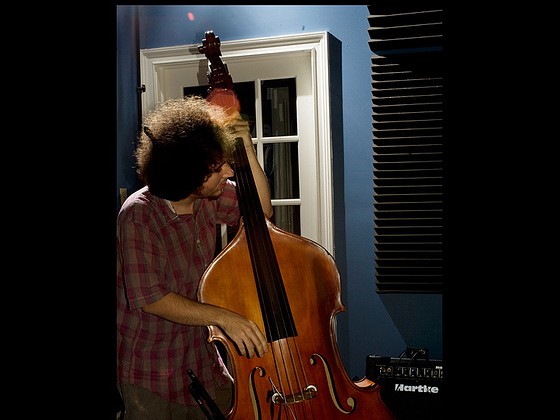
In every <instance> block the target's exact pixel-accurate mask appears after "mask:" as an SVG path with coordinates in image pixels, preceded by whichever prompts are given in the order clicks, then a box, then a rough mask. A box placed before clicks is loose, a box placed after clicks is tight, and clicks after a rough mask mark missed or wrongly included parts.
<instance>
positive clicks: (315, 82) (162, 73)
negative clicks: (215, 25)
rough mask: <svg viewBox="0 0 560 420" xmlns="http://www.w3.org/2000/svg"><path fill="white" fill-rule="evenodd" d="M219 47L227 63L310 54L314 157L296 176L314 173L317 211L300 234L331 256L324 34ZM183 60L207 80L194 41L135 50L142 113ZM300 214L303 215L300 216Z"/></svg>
mask: <svg viewBox="0 0 560 420" xmlns="http://www.w3.org/2000/svg"><path fill="white" fill-rule="evenodd" d="M220 52H221V53H222V58H223V59H224V62H225V63H226V64H227V63H228V59H230V60H236V59H243V58H250V59H256V58H266V57H267V56H268V57H269V58H272V57H275V58H277V57H279V56H280V57H286V58H293V57H296V56H298V55H302V53H303V54H305V55H307V56H308V57H309V65H310V70H311V79H312V86H311V91H312V95H313V98H312V99H313V101H312V102H313V104H314V112H313V115H314V119H315V121H314V130H315V135H314V137H315V159H314V160H315V162H316V173H315V174H314V175H304V174H302V173H301V171H300V176H304V177H303V178H302V179H301V180H300V182H301V183H302V184H304V183H305V182H306V177H307V178H308V177H310V176H314V178H315V179H313V182H314V183H316V189H317V191H316V200H317V205H316V214H314V215H313V216H312V220H313V221H314V222H315V227H314V229H313V230H312V231H313V232H314V233H313V234H310V235H306V234H303V232H302V235H303V236H306V237H308V238H309V239H312V240H313V241H315V242H317V243H318V244H320V245H322V246H323V247H324V248H325V249H326V250H327V251H328V252H329V253H331V254H332V255H333V256H334V238H333V236H334V234H333V191H332V138H331V128H330V127H331V121H330V97H329V63H328V33H327V32H309V33H303V34H297V35H285V36H277V37H265V38H251V39H242V40H236V41H223V42H220ZM185 65H188V66H190V68H191V69H192V66H193V65H196V66H197V67H198V68H199V71H198V72H197V74H196V75H194V76H193V77H196V78H197V79H198V84H199V85H206V84H208V81H207V79H206V71H207V60H206V57H205V56H204V55H203V54H200V52H199V51H198V45H179V46H173V47H161V48H151V49H141V50H140V76H141V84H143V85H144V87H145V92H144V94H143V95H142V113H143V115H144V114H145V113H146V112H147V111H149V110H151V109H153V108H154V107H155V105H156V104H158V103H160V102H162V101H164V100H165V99H167V98H168V97H170V93H169V92H167V86H166V74H167V73H168V72H171V71H176V70H177V69H178V68H182V67H184V66H185ZM191 74H192V72H191ZM263 76H266V75H263ZM263 78H265V77H263ZM172 96H175V97H180V93H178V94H175V93H173V94H172ZM298 112H299V111H298ZM313 198H315V197H313ZM304 219H305V218H304V217H303V215H302V221H303V220H304ZM302 223H303V222H302ZM302 230H303V226H302Z"/></svg>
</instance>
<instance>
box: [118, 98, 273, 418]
mask: <svg viewBox="0 0 560 420" xmlns="http://www.w3.org/2000/svg"><path fill="white" fill-rule="evenodd" d="M237 137H242V138H243V142H244V145H245V150H246V151H247V157H248V159H249V163H250V167H251V171H252V173H253V177H254V179H255V184H256V186H257V191H258V193H259V198H260V201H261V205H262V209H263V212H264V213H265V215H266V216H267V217H271V216H272V204H271V202H270V191H269V188H268V184H267V181H266V177H265V175H264V173H263V171H262V169H261V167H260V165H259V163H258V161H257V158H256V155H255V150H254V147H253V143H252V140H251V135H250V132H249V125H248V123H247V122H246V121H244V120H242V119H241V118H240V117H239V114H237V117H236V118H235V119H234V120H233V121H231V119H228V116H227V115H226V113H225V112H224V110H223V109H222V108H220V107H218V106H215V105H212V104H210V103H209V102H207V101H206V100H204V99H202V98H200V97H187V98H185V99H175V100H169V101H166V102H165V103H163V104H162V105H161V106H160V107H158V108H157V109H156V110H155V111H153V112H151V113H150V114H148V115H147V116H146V118H145V119H144V130H143V132H142V134H141V135H140V138H139V143H138V146H137V149H136V152H135V157H136V162H137V172H138V175H139V176H140V179H142V181H143V182H144V184H145V186H144V187H143V188H141V189H140V190H138V191H136V192H135V193H133V194H132V195H130V196H129V197H128V199H127V200H126V201H125V202H124V203H123V205H122V207H121V209H120V211H119V215H118V218H117V260H118V261H117V379H118V386H119V391H120V393H121V396H122V399H123V402H124V406H125V410H124V419H125V420H140V419H142V420H151V419H153V420H156V419H157V420H162V419H169V420H175V419H179V418H180V419H206V418H207V417H206V415H205V414H204V413H203V412H202V410H201V409H200V408H199V407H198V405H197V402H196V401H195V399H193V398H192V396H191V395H190V393H189V390H188V386H189V384H190V383H191V380H190V378H189V376H188V374H187V369H190V370H192V371H193V373H194V374H195V375H196V376H197V377H198V378H199V380H200V382H201V383H202V385H203V386H204V388H205V389H206V390H207V391H208V393H209V395H210V396H211V397H212V398H213V399H214V401H215V402H216V403H217V404H218V406H219V408H220V409H221V411H222V412H223V413H224V412H226V411H227V410H228V409H229V407H231V404H232V399H231V398H232V380H231V376H230V375H229V372H228V371H227V368H226V366H225V364H224V362H223V360H222V358H221V357H220V354H219V352H218V351H217V348H216V346H215V345H214V343H213V342H208V340H207V338H208V328H207V326H208V325H215V326H218V327H219V328H221V329H222V330H223V332H224V333H225V334H226V335H227V336H228V338H230V339H231V340H232V341H233V342H234V343H235V345H236V347H237V348H238V349H239V352H240V354H241V355H242V356H247V357H262V356H263V355H264V353H265V352H266V351H268V346H267V342H266V338H265V336H264V335H263V333H262V331H260V329H259V328H258V327H257V325H256V324H255V323H254V322H253V321H251V320H249V319H247V318H245V317H243V316H241V315H239V314H236V313H234V312H232V311H230V310H228V309H225V308H220V307H216V306H213V305H209V304H203V303H200V302H198V301H197V298H196V296H197V295H196V294H197V289H198V285H199V281H200V278H201V276H202V274H203V273H204V271H205V269H206V268H207V267H208V265H209V264H210V262H211V261H212V260H213V257H214V255H215V247H216V243H215V241H216V230H215V227H216V224H218V223H225V224H228V225H230V226H233V225H236V224H237V223H238V221H239V218H240V210H239V207H238V199H237V195H236V190H235V184H234V183H233V182H232V181H231V180H230V179H229V178H231V177H232V176H233V174H234V172H233V170H232V168H231V166H230V164H229V163H228V159H229V158H230V156H231V152H232V148H233V139H235V138H237ZM232 298H234V297H232Z"/></svg>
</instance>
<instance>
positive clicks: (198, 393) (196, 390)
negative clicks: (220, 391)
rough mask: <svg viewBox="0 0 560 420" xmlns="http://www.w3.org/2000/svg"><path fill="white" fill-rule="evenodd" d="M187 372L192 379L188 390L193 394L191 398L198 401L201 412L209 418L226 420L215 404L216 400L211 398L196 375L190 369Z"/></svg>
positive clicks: (211, 419)
mask: <svg viewBox="0 0 560 420" xmlns="http://www.w3.org/2000/svg"><path fill="white" fill-rule="evenodd" d="M187 373H188V374H189V377H190V378H191V380H192V383H191V384H190V385H189V392H190V393H191V395H192V396H193V398H194V399H195V400H196V402H197V403H198V406H199V407H200V409H201V410H202V412H203V413H204V414H205V415H206V417H208V418H209V419H210V420H226V418H225V416H224V415H223V414H222V412H221V411H220V408H219V407H218V405H217V404H216V402H215V401H214V400H213V399H212V397H211V396H210V394H208V391H206V388H204V385H202V383H201V382H200V381H199V380H198V377H197V376H196V375H195V374H194V372H193V371H192V370H191V369H187ZM205 402H206V404H207V405H208V407H209V408H210V411H211V413H210V411H208V408H206V406H205V405H204V403H205Z"/></svg>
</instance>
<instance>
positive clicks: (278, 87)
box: [261, 78, 297, 137]
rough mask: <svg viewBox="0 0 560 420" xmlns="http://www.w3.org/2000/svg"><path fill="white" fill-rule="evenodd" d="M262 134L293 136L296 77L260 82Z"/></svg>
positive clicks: (295, 124) (294, 127)
mask: <svg viewBox="0 0 560 420" xmlns="http://www.w3.org/2000/svg"><path fill="white" fill-rule="evenodd" d="M261 92H262V113H263V135H264V136H265V137H276V136H295V135H296V134H297V118H296V79H295V78H290V79H277V80H266V81H263V82H261Z"/></svg>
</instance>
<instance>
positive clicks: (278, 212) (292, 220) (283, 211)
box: [271, 206, 301, 235]
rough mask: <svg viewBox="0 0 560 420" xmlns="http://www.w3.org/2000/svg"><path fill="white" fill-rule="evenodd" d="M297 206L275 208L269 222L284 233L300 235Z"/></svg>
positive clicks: (298, 208)
mask: <svg viewBox="0 0 560 420" xmlns="http://www.w3.org/2000/svg"><path fill="white" fill-rule="evenodd" d="M299 210H300V207H299V206H275V207H274V214H273V215H272V219H271V222H272V223H274V224H275V225H276V226H278V227H279V228H280V229H282V230H285V231H286V232H290V233H294V234H296V235H301V224H300V216H299Z"/></svg>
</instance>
